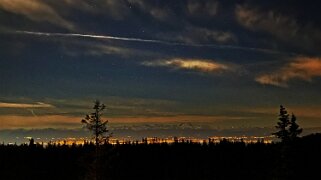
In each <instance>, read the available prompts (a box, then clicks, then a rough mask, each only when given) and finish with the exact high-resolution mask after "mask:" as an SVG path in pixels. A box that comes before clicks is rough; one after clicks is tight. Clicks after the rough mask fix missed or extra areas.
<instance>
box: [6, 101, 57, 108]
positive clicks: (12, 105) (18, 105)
mask: <svg viewBox="0 0 321 180" xmlns="http://www.w3.org/2000/svg"><path fill="white" fill-rule="evenodd" d="M53 107H54V106H53V105H51V104H46V103H42V102H37V103H36V104H23V103H5V102H0V108H53Z"/></svg>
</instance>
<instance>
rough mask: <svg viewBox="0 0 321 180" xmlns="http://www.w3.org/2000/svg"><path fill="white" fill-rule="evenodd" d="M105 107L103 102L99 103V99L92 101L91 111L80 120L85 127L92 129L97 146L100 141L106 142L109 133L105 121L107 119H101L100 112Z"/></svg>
mask: <svg viewBox="0 0 321 180" xmlns="http://www.w3.org/2000/svg"><path fill="white" fill-rule="evenodd" d="M105 108H106V106H105V105H104V104H101V103H100V101H98V100H96V101H95V103H94V107H93V109H94V110H95V111H94V112H93V113H90V114H87V115H86V117H85V118H84V119H82V120H81V123H83V124H85V126H86V127H87V129H89V130H90V131H92V133H93V135H94V137H95V145H96V146H98V145H100V144H101V143H102V142H108V140H109V138H110V136H111V134H108V132H109V131H108V129H107V123H108V121H103V120H102V119H101V116H102V112H103V110H104V109H105Z"/></svg>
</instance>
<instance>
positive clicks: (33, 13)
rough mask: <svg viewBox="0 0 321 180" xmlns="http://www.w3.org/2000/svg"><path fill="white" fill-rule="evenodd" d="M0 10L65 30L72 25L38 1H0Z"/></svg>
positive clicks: (72, 26)
mask: <svg viewBox="0 0 321 180" xmlns="http://www.w3.org/2000/svg"><path fill="white" fill-rule="evenodd" d="M0 8H1V9H3V10H5V11H8V12H11V13H14V14H19V15H23V16H25V17H27V18H28V19H30V20H32V21H36V22H49V23H52V24H55V25H58V26H60V27H64V28H66V29H73V28H74V25H73V24H72V23H70V22H69V21H67V20H65V19H64V18H63V17H61V16H60V15H59V14H58V13H57V12H56V11H55V10H54V9H53V8H52V7H50V6H49V5H47V4H45V3H44V2H43V1H40V0H0Z"/></svg>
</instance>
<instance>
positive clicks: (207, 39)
mask: <svg viewBox="0 0 321 180" xmlns="http://www.w3.org/2000/svg"><path fill="white" fill-rule="evenodd" d="M170 37H171V39H172V38H173V36H170ZM174 38H175V36H174ZM176 39H177V40H178V41H181V42H184V43H188V44H196V43H213V42H215V43H220V44H226V43H234V42H237V37H236V36H235V35H234V34H233V33H231V32H228V31H218V30H212V29H207V28H201V27H193V26H188V27H187V28H186V29H185V30H184V31H183V32H180V33H177V35H176Z"/></svg>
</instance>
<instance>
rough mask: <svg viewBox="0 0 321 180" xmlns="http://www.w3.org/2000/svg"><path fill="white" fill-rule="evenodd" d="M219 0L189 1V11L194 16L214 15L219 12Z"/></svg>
mask: <svg viewBox="0 0 321 180" xmlns="http://www.w3.org/2000/svg"><path fill="white" fill-rule="evenodd" d="M218 6H219V2H218V1H213V0H212V1H200V0H189V1H187V12H188V14H189V15H192V16H200V17H206V16H209V17H213V16H215V15H216V14H217V11H218Z"/></svg>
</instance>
